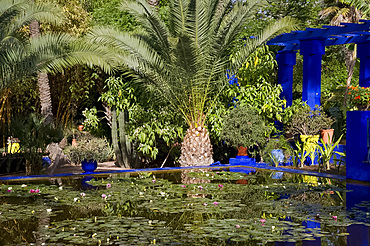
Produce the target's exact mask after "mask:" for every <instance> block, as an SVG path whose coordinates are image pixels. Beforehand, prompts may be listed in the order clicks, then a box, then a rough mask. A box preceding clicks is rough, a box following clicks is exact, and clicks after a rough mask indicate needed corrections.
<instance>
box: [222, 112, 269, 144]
mask: <svg viewBox="0 0 370 246" xmlns="http://www.w3.org/2000/svg"><path fill="white" fill-rule="evenodd" d="M270 131H271V128H270V127H268V126H266V125H265V122H264V121H263V119H262V117H261V116H260V115H259V114H258V112H257V110H255V109H254V108H251V107H247V106H237V107H236V108H234V109H232V110H231V112H230V114H229V117H228V118H226V119H225V122H224V125H223V130H222V133H221V139H223V140H224V141H225V142H226V143H227V144H228V145H230V146H232V147H234V148H239V147H241V146H243V147H252V146H254V145H257V146H263V145H264V143H265V142H266V136H267V135H268V134H269V133H270Z"/></svg>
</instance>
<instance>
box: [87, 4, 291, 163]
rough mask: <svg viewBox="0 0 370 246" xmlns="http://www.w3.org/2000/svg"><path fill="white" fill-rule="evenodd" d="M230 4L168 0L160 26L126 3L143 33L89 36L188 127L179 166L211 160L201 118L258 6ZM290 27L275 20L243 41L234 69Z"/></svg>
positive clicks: (148, 12) (152, 14)
mask: <svg viewBox="0 0 370 246" xmlns="http://www.w3.org/2000/svg"><path fill="white" fill-rule="evenodd" d="M234 2H235V1H232V0H229V1H219V0H207V1H186V0H181V1H172V2H171V4H170V10H169V26H166V24H165V22H164V21H163V20H162V19H161V18H160V17H159V15H158V13H157V11H153V8H152V7H151V6H149V5H148V3H147V2H146V1H144V0H138V1H135V2H133V1H130V2H128V3H126V5H124V6H123V8H124V9H126V10H129V11H130V13H132V14H133V15H134V16H135V18H136V19H137V20H139V21H140V22H141V24H142V25H141V26H142V27H143V30H140V32H138V33H135V34H122V33H120V32H118V31H116V30H113V29H107V28H100V29H95V30H93V32H92V34H91V38H92V39H93V40H95V41H96V42H99V43H101V44H105V45H107V46H109V47H111V48H112V50H114V51H115V53H121V54H123V53H124V52H127V53H129V54H131V56H127V55H126V56H123V57H124V58H123V62H124V63H125V64H126V65H127V66H129V67H130V68H132V69H133V70H135V71H136V72H137V73H138V74H140V76H141V78H142V79H143V80H144V81H145V82H147V83H148V84H149V85H151V86H152V89H154V90H155V91H156V92H157V94H158V95H160V96H161V98H162V99H164V100H167V101H168V102H169V103H170V104H171V105H172V106H173V108H174V109H175V110H177V111H179V112H180V113H181V114H182V116H183V118H184V119H185V121H186V122H187V124H188V126H189V129H188V131H187V133H186V136H185V138H184V140H183V143H182V148H181V156H180V164H181V165H182V166H194V165H209V164H211V163H212V162H213V157H212V154H213V150H212V145H211V141H210V138H209V135H208V131H207V128H206V124H205V120H206V117H207V114H208V113H209V110H210V109H211V108H212V107H213V105H214V102H215V101H214V100H215V99H216V98H217V96H218V95H219V94H220V92H221V91H222V89H223V88H224V86H225V85H226V79H225V75H224V73H225V68H226V67H227V65H228V62H229V54H230V50H231V49H232V47H233V45H234V41H235V40H236V39H237V37H238V34H239V33H240V31H241V30H243V28H244V23H246V21H247V20H249V19H251V18H252V17H253V16H254V14H255V13H256V12H257V11H258V10H259V9H260V7H262V6H261V3H260V2H259V1H254V0H250V1H243V2H242V1H237V2H235V3H234ZM230 6H232V7H230ZM291 25H292V22H291V21H290V20H288V19H284V20H281V21H279V22H277V23H276V24H275V25H274V26H270V27H268V28H266V30H265V32H264V33H262V34H260V35H259V36H257V38H254V39H250V40H248V41H247V43H246V45H245V46H243V48H242V50H241V51H240V52H239V53H238V56H236V58H235V60H236V62H235V64H236V66H239V65H240V64H242V63H243V62H244V60H245V58H246V57H248V55H249V54H250V53H252V52H253V51H254V50H255V49H256V47H258V46H259V45H261V44H262V43H264V42H265V41H266V40H267V39H268V38H270V37H271V36H272V35H274V34H277V33H278V32H279V31H282V30H286V29H284V28H287V27H289V26H291Z"/></svg>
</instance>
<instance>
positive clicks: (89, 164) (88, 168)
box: [81, 160, 98, 173]
mask: <svg viewBox="0 0 370 246" xmlns="http://www.w3.org/2000/svg"><path fill="white" fill-rule="evenodd" d="M81 166H82V170H84V171H85V172H86V173H92V172H94V171H95V169H96V168H97V167H98V162H97V161H94V160H89V161H87V160H83V161H81Z"/></svg>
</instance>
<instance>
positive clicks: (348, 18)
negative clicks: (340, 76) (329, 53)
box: [319, 0, 363, 104]
mask: <svg viewBox="0 0 370 246" xmlns="http://www.w3.org/2000/svg"><path fill="white" fill-rule="evenodd" d="M356 1H358V0H356ZM328 2H329V3H328V4H329V5H330V6H328V7H327V8H325V9H323V10H322V11H320V12H319V14H320V15H321V18H326V17H329V18H330V24H331V25H334V26H339V25H340V23H358V22H359V20H360V19H361V17H362V16H363V14H362V12H361V11H360V10H359V9H358V8H356V6H354V5H352V3H351V0H350V1H347V0H330V1H328ZM356 48H357V45H356V44H355V45H354V46H353V50H351V49H348V48H347V47H344V50H345V54H346V56H345V59H346V67H347V82H346V85H347V89H346V93H345V95H344V104H345V103H346V101H347V93H348V87H349V86H350V85H351V79H352V76H353V70H354V67H355V64H356V58H357V56H356Z"/></svg>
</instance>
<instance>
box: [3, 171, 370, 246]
mask: <svg viewBox="0 0 370 246" xmlns="http://www.w3.org/2000/svg"><path fill="white" fill-rule="evenodd" d="M163 177H165V179H164V178H163ZM21 184H22V183H18V184H17V185H16V184H15V183H14V184H10V183H8V184H7V185H4V186H0V212H1V213H2V214H0V238H2V239H6V241H5V243H3V245H7V244H13V245H17V244H18V243H19V242H22V237H23V238H26V240H27V242H28V243H35V242H36V237H33V236H32V235H33V234H30V233H28V234H27V233H26V232H27V231H29V230H33V231H35V232H36V234H38V235H48V236H50V238H48V239H46V241H45V242H46V243H47V244H50V245H56V244H72V245H93V244H98V240H100V241H101V242H104V243H102V244H103V245H104V244H107V245H108V244H112V245H118V244H124V245H147V244H150V243H153V242H154V241H153V240H154V239H155V242H156V243H157V244H162V245H171V244H174V243H175V242H182V243H183V244H184V245H207V244H208V245H228V242H229V243H230V244H231V245H247V244H248V245H249V244H250V245H260V244H262V245H263V244H265V243H266V245H269V246H270V245H275V246H277V245H289V246H290V245H297V246H319V245H323V246H324V245H325V246H327V245H335V246H345V245H350V246H352V245H353V246H357V245H359V246H363V245H367V246H369V235H370V231H369V227H368V226H367V225H368V223H369V222H370V214H369V212H370V211H369V209H370V206H369V204H370V203H369V202H370V197H369V196H370V190H369V189H370V188H369V186H365V185H358V184H347V185H346V184H345V183H343V182H342V181H338V180H329V179H324V178H316V177H314V178H311V177H303V176H297V175H292V174H284V175H283V177H282V178H281V179H279V180H276V179H274V177H273V174H272V173H269V172H261V171H256V174H250V175H247V174H245V173H243V174H240V173H231V172H224V171H221V170H218V171H210V170H199V171H198V172H190V171H187V172H183V173H166V174H163V175H160V174H155V173H145V174H143V173H139V174H135V175H131V176H120V175H112V176H111V177H104V178H102V177H96V178H94V177H93V176H86V177H81V178H80V179H65V180H63V184H62V183H61V182H58V184H59V186H58V185H57V184H55V185H50V183H48V182H45V184H44V185H43V184H42V182H41V181H37V182H36V181H35V182H34V183H33V184H28V186H27V187H23V186H21ZM10 186H12V192H7V190H9V187H10ZM35 188H38V189H40V190H41V191H42V192H41V193H40V194H35V193H29V192H28V191H29V189H35ZM346 189H347V190H351V191H350V192H346ZM82 190H83V191H82ZM21 198H22V199H21ZM24 200H28V201H32V203H28V202H27V203H24V202H23V201H24ZM10 203H11V204H10ZM49 209H50V211H51V212H49V211H48V210H49ZM32 211H34V212H32ZM49 213H50V214H49ZM42 218H50V219H49V220H44V221H42ZM357 222H363V223H366V225H365V224H357ZM353 223H355V224H353ZM348 225H349V226H348ZM347 226H348V227H347ZM41 227H43V228H44V229H41ZM9 228H13V229H12V230H11V231H7V230H4V229H9ZM14 228H18V229H17V230H15V229H14ZM45 228H47V229H45ZM94 233H96V234H97V235H95V236H93V235H94ZM347 233H348V235H347ZM13 234H17V235H19V236H17V237H16V238H15V239H14V238H13V237H12V235H13ZM75 235H76V236H75ZM154 236H155V238H154ZM307 239H310V240H307ZM107 240H108V241H109V243H107V242H108V241H107ZM284 241H286V242H284ZM53 243H54V244H53Z"/></svg>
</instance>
